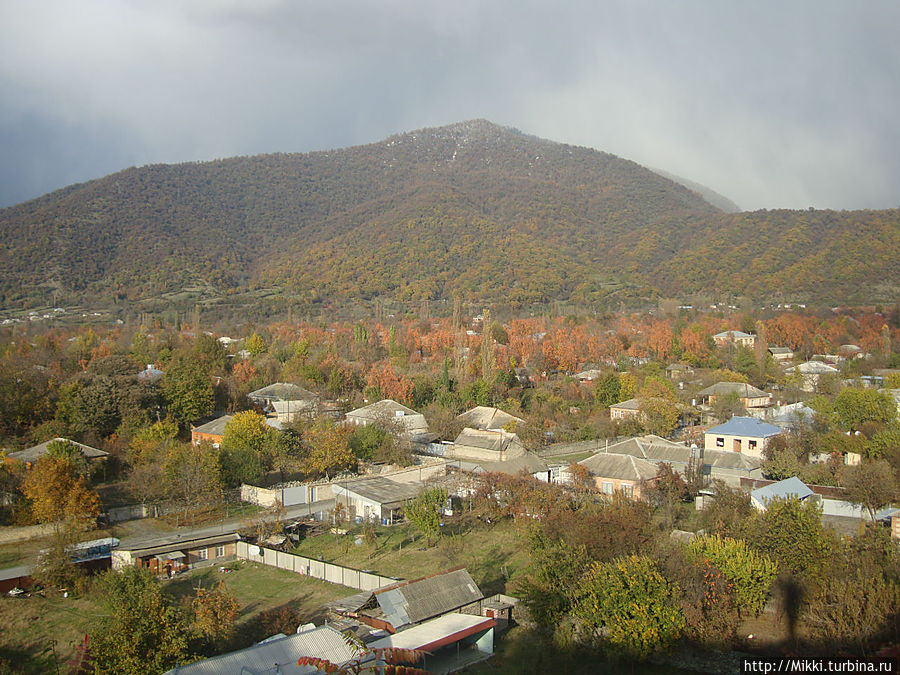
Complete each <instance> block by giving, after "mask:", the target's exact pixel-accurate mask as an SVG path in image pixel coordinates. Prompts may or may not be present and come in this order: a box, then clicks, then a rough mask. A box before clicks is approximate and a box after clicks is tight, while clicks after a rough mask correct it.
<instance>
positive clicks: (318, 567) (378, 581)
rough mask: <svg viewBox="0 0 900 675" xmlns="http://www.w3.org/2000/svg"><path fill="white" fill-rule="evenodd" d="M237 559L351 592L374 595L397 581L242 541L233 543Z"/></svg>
mask: <svg viewBox="0 0 900 675" xmlns="http://www.w3.org/2000/svg"><path fill="white" fill-rule="evenodd" d="M237 557H238V559H239V560H250V561H252V562H257V563H262V564H263V565H268V566H270V567H277V568H278V569H281V570H286V571H288V572H294V573H296V574H302V575H303V576H307V577H312V578H313V579H321V580H322V581H328V582H330V583H332V584H340V585H341V586H347V587H349V588H355V589H357V590H360V591H374V590H377V589H379V588H381V587H382V586H389V585H390V584H395V583H397V582H398V581H401V580H400V579H394V578H392V577H383V576H381V575H380V574H372V573H371V572H363V571H362V570H357V569H353V568H352V567H343V566H341V565H335V564H333V563H327V562H324V561H322V560H315V559H314V558H305V557H303V556H300V555H294V554H293V553H284V552H283V551H274V550H272V549H269V548H263V547H261V546H256V545H254V544H248V543H247V542H246V541H239V542H237Z"/></svg>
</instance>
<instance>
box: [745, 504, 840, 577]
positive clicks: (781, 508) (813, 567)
mask: <svg viewBox="0 0 900 675" xmlns="http://www.w3.org/2000/svg"><path fill="white" fill-rule="evenodd" d="M761 520H762V525H763V528H762V530H761V531H760V532H759V533H758V536H757V538H756V540H755V541H754V542H753V543H754V545H755V546H756V548H758V549H759V550H761V551H762V552H764V553H766V554H767V555H769V556H770V557H771V558H773V559H774V560H775V561H776V562H777V563H778V567H779V569H782V570H785V571H788V572H790V573H792V574H794V575H802V574H808V575H815V574H816V572H817V571H818V570H821V568H822V565H823V564H824V563H825V561H826V560H827V558H828V556H829V554H830V551H831V542H830V541H829V539H828V537H827V536H826V534H825V531H824V529H823V528H822V507H821V506H819V504H818V503H816V502H814V501H813V500H811V499H807V500H805V501H800V500H799V499H797V498H796V497H787V498H781V497H776V498H774V499H771V500H769V501H768V502H767V503H766V510H765V512H764V513H763V514H762V518H761Z"/></svg>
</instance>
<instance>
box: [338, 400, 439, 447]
mask: <svg viewBox="0 0 900 675" xmlns="http://www.w3.org/2000/svg"><path fill="white" fill-rule="evenodd" d="M346 420H347V423H348V424H353V425H356V426H365V425H367V424H378V423H381V424H386V425H395V426H396V427H397V430H398V432H399V433H400V434H401V435H402V436H404V437H406V438H412V437H414V436H420V435H422V434H427V433H428V422H427V421H426V420H425V416H424V415H423V414H421V413H417V412H416V411H415V410H413V409H412V408H407V407H406V406H405V405H402V404H400V403H397V402H396V401H392V400H391V399H389V398H386V399H382V400H381V401H378V402H377V403H372V404H371V405H367V406H364V407H362V408H357V409H356V410H351V411H350V412H348V413H347V415H346Z"/></svg>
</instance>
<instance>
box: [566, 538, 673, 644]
mask: <svg viewBox="0 0 900 675" xmlns="http://www.w3.org/2000/svg"><path fill="white" fill-rule="evenodd" d="M576 593H577V596H578V600H577V602H576V603H575V608H574V611H575V615H576V616H577V617H578V618H579V619H580V620H581V621H582V624H583V625H584V627H585V628H586V629H587V630H588V631H589V633H590V635H591V637H592V639H593V641H595V642H600V643H603V642H605V643H608V644H609V646H610V647H611V648H612V649H613V650H615V651H618V652H621V653H623V654H625V655H627V656H630V657H635V658H639V659H645V658H646V657H647V656H649V655H650V654H652V653H653V652H654V651H657V650H658V649H662V648H664V647H666V646H668V645H670V644H671V643H672V642H674V641H675V640H677V639H678V638H679V637H680V636H681V632H682V630H683V629H684V626H685V618H684V614H683V613H682V612H681V609H680V608H679V606H678V603H677V602H676V598H677V589H675V588H673V587H672V586H671V585H670V584H669V582H668V581H667V580H666V579H665V577H663V575H662V574H660V572H659V569H658V568H657V567H656V563H654V562H653V561H652V560H650V559H649V558H646V557H644V556H636V555H632V556H627V557H623V558H617V559H615V560H613V561H612V562H609V563H599V562H594V563H592V564H591V566H590V567H589V568H588V570H587V572H586V573H585V575H584V578H583V579H582V580H581V582H580V584H579V585H578V589H577V591H576Z"/></svg>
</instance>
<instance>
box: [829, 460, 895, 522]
mask: <svg viewBox="0 0 900 675" xmlns="http://www.w3.org/2000/svg"><path fill="white" fill-rule="evenodd" d="M840 477H841V482H842V484H843V486H844V488H845V489H846V490H847V499H848V500H849V501H851V502H853V503H854V504H857V505H859V506H861V507H862V508H864V509H865V510H866V512H867V513H868V514H869V517H870V518H871V519H872V521H874V520H875V514H876V512H877V511H878V509H880V508H882V507H883V506H885V505H886V504H889V503H890V502H892V501H893V500H894V499H896V498H897V494H898V489H897V477H896V475H895V474H894V470H893V468H892V467H891V465H890V464H889V463H888V462H887V461H885V460H883V459H880V460H874V461H865V462H862V463H861V464H857V465H856V466H847V467H844V468H843V470H842V471H841V474H840Z"/></svg>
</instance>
